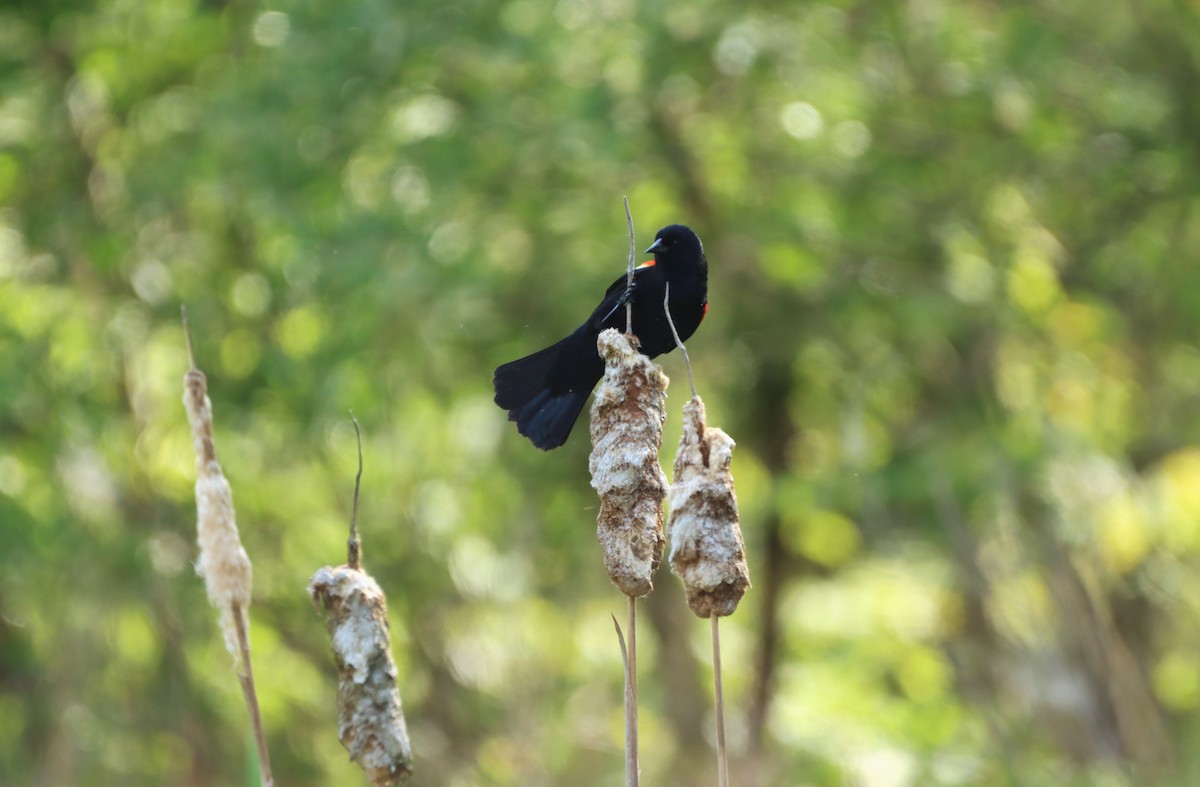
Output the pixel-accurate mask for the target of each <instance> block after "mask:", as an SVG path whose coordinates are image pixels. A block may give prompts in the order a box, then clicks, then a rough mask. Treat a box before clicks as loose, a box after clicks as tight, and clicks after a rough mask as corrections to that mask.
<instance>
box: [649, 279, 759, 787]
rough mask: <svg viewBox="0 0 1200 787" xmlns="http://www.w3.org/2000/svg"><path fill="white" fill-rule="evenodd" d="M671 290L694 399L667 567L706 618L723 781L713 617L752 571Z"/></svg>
mask: <svg viewBox="0 0 1200 787" xmlns="http://www.w3.org/2000/svg"><path fill="white" fill-rule="evenodd" d="M670 299H671V290H670V287H669V286H668V287H667V293H666V298H665V299H664V301H663V309H664V310H665V311H666V316H667V322H668V324H669V325H670V326H671V332H672V333H673V334H674V336H675V343H676V345H678V347H679V348H680V350H681V351H683V358H684V363H685V364H687V368H688V378H689V379H690V380H692V399H691V401H689V402H688V403H687V404H685V405H684V406H683V435H682V436H681V437H680V440H679V451H678V453H677V454H676V456H675V480H674V482H673V483H672V484H671V488H670V491H669V492H668V494H667V499H668V503H669V504H670V507H671V517H670V520H669V521H668V523H667V530H668V532H669V533H670V536H671V555H670V560H671V570H672V572H674V573H675V574H676V575H678V576H679V578H680V579H682V580H683V585H684V589H685V591H686V592H687V602H688V606H689V607H690V608H691V610H692V612H694V613H695V614H696V615H698V616H699V617H702V618H709V619H710V621H711V630H712V648H713V690H714V694H715V699H716V715H717V776H718V783H719V784H720V785H721V787H727V785H728V784H729V758H728V753H727V751H726V748H725V699H724V692H723V690H722V685H721V639H720V627H719V624H718V619H719V618H720V617H723V616H726V615H731V614H733V612H734V610H736V609H737V605H738V602H740V601H741V599H742V596H743V595H744V594H745V592H746V589H747V588H748V587H750V571H749V568H748V567H747V566H746V547H745V544H744V543H743V541H742V531H741V527H740V526H739V523H738V508H737V495H736V494H735V493H734V488H733V475H732V474H731V473H730V470H729V468H730V465H731V463H732V461H733V448H734V442H733V438H731V437H730V436H729V435H727V434H726V433H725V432H723V431H722V430H720V429H717V428H715V427H709V426H707V424H706V423H705V421H706V417H705V410H704V400H702V399H701V398H700V396H699V395H698V394H697V393H696V383H695V378H694V377H693V376H692V364H691V360H690V359H689V358H688V355H687V350H686V348H684V346H683V342H682V341H681V340H680V338H679V334H678V332H676V330H675V324H674V322H672V321H671V310H670Z"/></svg>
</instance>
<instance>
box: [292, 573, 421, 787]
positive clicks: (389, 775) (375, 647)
mask: <svg viewBox="0 0 1200 787" xmlns="http://www.w3.org/2000/svg"><path fill="white" fill-rule="evenodd" d="M308 593H309V595H310V596H312V599H313V603H314V604H315V603H320V604H321V605H322V606H323V607H324V608H325V611H326V612H327V613H328V614H327V617H326V625H327V626H328V628H329V636H330V638H331V639H332V641H333V656H334V660H335V661H336V663H337V670H338V696H337V705H338V738H339V739H340V740H341V742H342V745H343V746H345V747H346V751H348V752H350V757H351V758H352V759H353V760H354V761H355V762H357V763H358V764H359V767H361V768H362V769H363V772H364V773H366V775H367V779H368V780H369V781H370V782H371V784H372V785H374V787H383V785H392V784H398V783H400V782H403V781H405V780H406V779H407V778H408V777H409V776H411V775H412V772H413V768H412V746H411V745H410V743H409V739H408V728H407V726H406V725H405V723H404V710H403V708H402V707H401V704H400V690H399V689H398V688H397V685H396V663H395V662H394V661H392V646H391V636H390V633H389V629H388V619H387V598H386V597H385V596H384V595H383V590H381V589H380V587H379V585H378V584H377V583H376V582H375V580H374V579H372V578H371V576H370V575H369V574H367V573H366V572H365V571H362V570H360V569H357V568H351V567H349V566H338V567H337V568H331V567H329V566H326V567H324V568H322V569H320V570H319V571H317V573H316V574H314V575H313V578H312V581H311V582H310V583H309V585H308Z"/></svg>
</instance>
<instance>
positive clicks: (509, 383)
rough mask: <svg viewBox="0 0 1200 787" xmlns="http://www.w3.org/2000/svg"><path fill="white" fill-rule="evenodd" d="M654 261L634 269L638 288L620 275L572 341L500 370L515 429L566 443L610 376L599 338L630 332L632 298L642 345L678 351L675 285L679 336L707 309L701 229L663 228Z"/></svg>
mask: <svg viewBox="0 0 1200 787" xmlns="http://www.w3.org/2000/svg"><path fill="white" fill-rule="evenodd" d="M651 252H653V253H654V259H653V260H652V261H650V262H646V263H645V264H643V265H640V266H638V267H637V268H636V269H635V270H634V276H633V282H634V286H633V288H632V289H629V288H628V287H627V286H626V277H625V276H622V277H621V278H619V279H617V280H616V281H614V282H613V283H612V285H611V286H610V287H609V288H608V290H607V291H606V292H605V293H604V300H603V301H601V302H600V305H599V306H597V307H596V310H595V311H593V312H592V316H591V317H588V319H587V322H585V323H584V324H583V325H581V326H579V327H578V328H577V329H575V332H574V333H572V334H571V335H570V336H568V337H567V338H565V339H563V340H561V341H559V342H556V343H555V344H552V345H551V346H549V347H547V348H546V349H544V350H540V351H538V352H535V353H534V354H533V355H527V356H525V357H524V358H520V359H518V360H515V361H512V362H511V363H506V364H504V365H503V366H501V367H499V368H498V369H496V373H495V375H494V376H493V378H492V385H493V386H495V388H496V404H498V405H500V406H501V407H503V408H504V409H505V410H508V420H510V421H516V422H517V431H519V432H520V433H521V434H523V435H525V436H526V437H528V438H529V439H530V440H531V441H532V442H533V444H534V445H536V446H537V447H538V448H541V449H543V450H547V451H548V450H550V449H551V448H557V447H558V446H560V445H562V444H563V443H565V442H566V441H567V436H568V435H570V434H571V427H572V426H574V425H575V419H576V418H578V417H579V411H580V410H582V409H583V405H584V403H585V402H586V401H587V398H588V394H590V393H591V392H592V388H594V387H595V386H596V383H597V382H598V381H599V380H600V378H601V377H603V376H604V361H603V360H601V358H600V354H599V353H598V352H597V351H596V338H597V337H598V336H599V335H600V332H601V331H602V330H604V329H605V328H616V329H618V330H620V331H624V330H625V309H624V305H625V303H626V302H627V301H632V303H633V333H634V334H635V335H636V336H637V337H638V341H639V342H640V348H639V349H640V350H641V352H643V353H644V354H646V355H647V356H649V357H651V358H654V357H655V356H658V355H662V354H663V353H666V352H670V351H671V350H673V349H675V338H674V337H673V336H672V335H671V327H670V326H669V325H668V324H667V319H666V316H665V315H664V314H663V299H664V297H665V296H666V288H667V284H670V285H671V320H672V321H673V322H674V323H675V328H676V330H678V331H679V338H680V339H683V340H686V339H687V338H688V337H689V336H691V335H692V334H693V333H694V332H695V330H696V328H697V327H698V326H699V325H700V321H701V320H703V319H704V315H705V314H706V313H707V312H708V261H707V260H706V259H705V258H704V246H703V245H702V244H701V243H700V238H698V237H697V236H696V233H694V232H692V231H691V230H690V229H689V228H687V227H685V226H683V225H682V224H672V225H670V226H669V227H663V228H662V229H661V230H659V231H658V234H657V235H656V236H654V243H653V244H651V246H650V248H648V249H646V252H645V253H647V254H649V253H651Z"/></svg>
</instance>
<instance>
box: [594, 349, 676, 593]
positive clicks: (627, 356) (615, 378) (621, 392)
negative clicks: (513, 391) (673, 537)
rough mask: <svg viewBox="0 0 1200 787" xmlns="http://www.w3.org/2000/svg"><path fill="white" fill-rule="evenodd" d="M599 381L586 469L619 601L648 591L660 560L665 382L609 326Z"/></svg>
mask: <svg viewBox="0 0 1200 787" xmlns="http://www.w3.org/2000/svg"><path fill="white" fill-rule="evenodd" d="M596 344H597V349H598V350H599V352H600V357H601V358H603V359H604V365H605V371H604V380H603V381H602V382H601V383H600V387H599V388H598V389H597V391H596V397H595V401H594V402H593V403H592V421H591V432H592V454H591V457H590V459H589V460H588V468H589V469H590V470H591V473H592V487H593V488H594V489H595V490H596V492H597V494H599V496H600V513H599V515H598V516H597V517H596V535H597V538H598V539H599V540H600V546H601V547H602V548H603V550H604V566H605V568H606V569H608V576H609V578H611V579H612V581H613V584H615V585H616V586H617V587H618V588H620V590H621V592H622V593H624V594H625V595H627V596H644V595H646V594H647V593H649V592H650V591H652V590H653V589H654V584H653V582H652V580H651V577H652V576H653V574H654V571H655V569H657V568H658V564H659V563H660V562H661V561H662V555H663V546H664V543H665V542H664V539H663V532H662V530H663V498H664V497H665V496H666V490H667V478H666V476H665V475H664V474H663V471H662V468H661V467H659V464H658V449H659V448H660V447H661V446H662V425H663V421H665V420H666V409H665V408H666V398H667V384H668V382H669V381H668V379H667V376H666V375H665V374H663V372H662V369H660V368H659V367H658V366H655V365H654V364H653V363H652V362H651V361H650V359H649V358H647V357H646V356H644V355H642V354H641V353H639V352H638V351H637V350H636V348H635V346H634V344H633V343H631V341H630V339H629V338H628V337H626V336H625V335H623V334H621V333H620V332H618V331H616V330H615V329H609V330H606V331H604V332H603V333H601V334H600V337H599V339H598V340H597V343H596Z"/></svg>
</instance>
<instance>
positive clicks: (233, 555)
mask: <svg viewBox="0 0 1200 787" xmlns="http://www.w3.org/2000/svg"><path fill="white" fill-rule="evenodd" d="M183 406H184V408H185V409H186V410H187V415H188V421H189V422H190V423H191V426H192V442H193V444H194V446H195V449H196V540H197V542H198V543H199V545H200V557H199V559H198V560H197V561H196V573H198V574H200V576H202V577H204V586H205V588H206V589H207V591H208V599H209V601H211V602H212V604H213V606H215V607H216V608H217V609H218V610H220V613H221V618H220V623H221V633H222V634H223V635H224V637H225V647H226V648H227V649H228V650H229V652H230V653H231V654H232V655H233V658H234V660H235V662H236V663H237V665H238V672H239V673H242V674H245V671H246V665H245V664H243V659H242V650H241V647H240V645H239V643H238V636H237V628H238V625H239V624H240V625H243V626H246V627H247V628H248V627H249V619H248V615H247V614H246V611H247V610H248V609H249V608H250V589H251V586H252V584H253V579H252V575H251V568H250V557H249V556H248V555H247V554H246V550H245V549H243V548H242V542H241V540H240V539H239V538H238V528H237V520H236V518H235V517H234V511H233V490H232V489H231V488H230V486H229V482H228V481H226V480H225V475H224V473H222V472H221V464H220V463H219V462H218V461H217V452H216V449H215V448H214V446H213V422H212V402H211V401H209V398H208V388H207V384H206V382H205V379H204V373H203V372H201V371H200V370H199V369H192V370H190V371H189V372H188V373H187V374H186V375H184V377H183ZM239 618H240V621H239Z"/></svg>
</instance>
